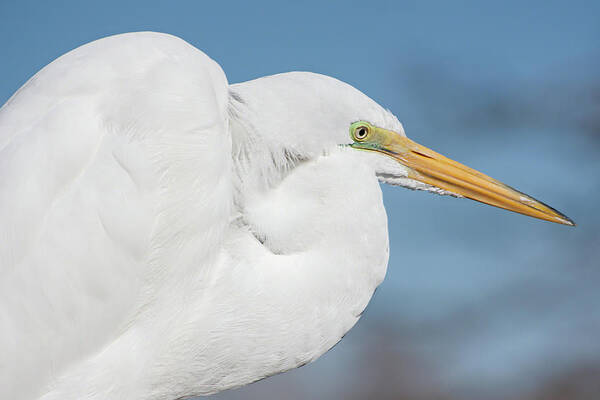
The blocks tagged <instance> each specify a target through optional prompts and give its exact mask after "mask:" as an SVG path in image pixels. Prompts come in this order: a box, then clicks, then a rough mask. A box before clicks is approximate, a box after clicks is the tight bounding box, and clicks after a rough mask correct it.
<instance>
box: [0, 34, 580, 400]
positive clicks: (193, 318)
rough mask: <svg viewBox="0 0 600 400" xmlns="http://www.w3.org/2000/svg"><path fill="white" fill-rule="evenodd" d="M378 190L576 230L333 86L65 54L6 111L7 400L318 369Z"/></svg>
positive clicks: (355, 296) (83, 396)
mask: <svg viewBox="0 0 600 400" xmlns="http://www.w3.org/2000/svg"><path fill="white" fill-rule="evenodd" d="M349 133H350V134H349ZM379 182H385V183H389V184H392V185H399V186H404V187H408V188H411V189H419V190H425V191H431V192H435V193H439V194H449V195H454V196H458V197H468V198H471V199H475V200H478V201H482V202H485V203H488V204H491V205H494V206H498V207H502V208H506V209H508V210H512V211H516V212H520V213H523V214H526V215H530V216H533V217H536V218H541V219H545V220H548V221H554V222H558V223H562V224H567V225H573V223H572V221H571V220H569V219H568V218H567V217H566V216H564V215H563V214H561V213H559V212H558V211H556V210H553V209H552V208H550V207H548V206H546V205H544V204H542V203H540V202H538V201H537V200H535V199H533V198H531V197H529V196H527V195H525V194H523V193H520V192H517V191H516V190H514V189H511V188H510V187H508V186H505V185H503V184H502V183H500V182H498V181H495V180H493V179H491V178H489V177H487V176H486V175H483V174H481V173H479V172H477V171H474V170H472V169H469V168H467V167H465V166H463V165H461V164H459V163H457V162H454V161H452V160H450V159H448V158H445V157H443V156H441V155H439V154H437V153H435V152H433V151H431V150H429V149H427V148H426V147H423V146H421V145H418V144H416V143H415V142H413V141H411V140H409V139H408V138H406V136H405V134H404V130H403V128H402V125H401V124H400V122H398V120H397V119H396V117H395V116H394V115H392V114H391V113H390V112H389V111H387V110H385V109H384V108H382V107H381V106H379V105H378V104H377V103H375V102H374V101H373V100H371V99H370V98H368V97H367V96H366V95H364V94H363V93H361V92H360V91H358V90H357V89H355V88H353V87H351V86H350V85H347V84H345V83H343V82H340V81H339V80H336V79H334V78H330V77H327V76H323V75H319V74H314V73H308V72H290V73H284V74H279V75H274V76H268V77H264V78H260V79H256V80H253V81H249V82H244V83H240V84H234V85H230V84H228V82H227V79H226V77H225V75H224V73H223V71H222V70H221V68H220V67H219V65H218V64H217V63H216V62H214V61H213V60H211V59H210V58H209V57H208V56H206V55H205V54H204V53H203V52H201V51H200V50H198V49H196V48H194V47H193V46H191V45H189V44H188V43H186V42H185V41H183V40H181V39H179V38H177V37H174V36H170V35H166V34H159V33H132V34H124V35H118V36H113V37H109V38H105V39H101V40H98V41H95V42H92V43H89V44H86V45H84V46H82V47H80V48H78V49H76V50H73V51H71V52H70V53H68V54H66V55H64V56H62V57H60V58H58V59H57V60H55V61H54V62H52V63H51V64H50V65H48V66H47V67H45V68H44V69H42V70H41V71H40V72H38V73H37V74H36V75H35V76H34V77H33V78H32V79H31V80H30V81H29V82H27V83H26V84H25V85H24V86H23V87H22V88H21V89H20V90H19V91H18V92H17V93H16V94H15V95H14V96H13V97H12V98H11V99H10V100H9V101H8V102H7V103H6V104H5V105H4V106H3V107H2V109H1V110H0V235H1V237H0V273H1V275H0V398H2V399H13V400H21V399H23V400H29V399H43V400H75V399H77V400H107V399H110V400H120V399H127V400H133V399H143V400H155V399H156V400H158V399H161V400H163V399H164V400H171V399H176V398H181V397H186V396H193V395H208V394H211V393H215V392H218V391H221V390H224V389H228V388H233V387H237V386H240V385H244V384H247V383H250V382H253V381H256V380H258V379H261V378H264V377H267V376H270V375H273V374H276V373H279V372H283V371H286V370H289V369H292V368H295V367H298V366H300V365H303V364H306V363H308V362H311V361H313V360H315V359H317V358H318V357H319V356H320V355H322V354H323V353H325V352H326V351H327V350H329V349H330V348H331V347H332V346H333V345H335V344H336V343H337V342H338V341H339V340H340V338H341V337H342V336H343V335H344V334H345V333H346V332H347V331H348V330H349V329H350V328H351V327H352V326H353V325H354V324H355V323H356V321H357V320H358V319H359V318H360V315H361V313H362V311H363V310H364V308H365V306H366V305H367V303H368V301H369V299H370V298H371V295H372V294H373V291H374V290H375V288H376V287H377V285H379V284H380V283H381V281H382V280H383V278H384V275H385V272H386V268H387V262H388V233H387V217H386V213H385V209H384V207H383V203H382V199H381V191H380V187H379Z"/></svg>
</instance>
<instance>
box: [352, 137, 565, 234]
mask: <svg viewBox="0 0 600 400" xmlns="http://www.w3.org/2000/svg"><path fill="white" fill-rule="evenodd" d="M369 128H370V129H371V132H370V134H369V136H368V137H366V138H365V140H363V141H358V140H357V139H356V138H354V140H355V143H353V144H352V145H351V146H352V147H354V148H358V149H362V150H369V151H377V152H380V153H384V154H386V155H388V156H389V157H392V158H393V159H395V160H396V161H398V162H399V163H401V164H402V165H404V166H406V167H408V170H409V173H408V178H410V179H413V180H416V181H419V182H423V183H426V184H428V185H431V186H435V187H437V188H440V189H443V190H446V191H448V192H451V193H453V194H457V195H460V196H463V197H466V198H469V199H472V200H476V201H479V202H482V203H485V204H489V205H491V206H494V207H500V208H504V209H505V210H509V211H513V212H517V213H520V214H524V215H528V216H530V217H534V218H539V219H543V220H546V221H551V222H556V223H559V224H564V225H571V226H574V225H575V223H574V222H573V221H572V220H571V219H570V218H569V217H567V216H566V215H564V214H562V213H561V212H559V211H557V210H555V209H554V208H552V207H550V206H548V205H546V204H544V203H542V202H541V201H538V200H536V199H534V198H533V197H531V196H528V195H526V194H524V193H521V192H519V191H518V190H515V189H513V188H511V187H510V186H507V185H505V184H504V183H502V182H500V181H497V180H495V179H493V178H490V177H489V176H487V175H485V174H482V173H481V172H478V171H476V170H474V169H472V168H469V167H467V166H465V165H463V164H461V163H458V162H456V161H454V160H451V159H449V158H447V157H444V156H443V155H441V154H439V153H436V152H435V151H433V150H430V149H428V148H427V147H425V146H422V145H420V144H418V143H416V142H413V141H412V140H410V139H408V138H407V137H404V136H402V135H399V134H398V133H396V132H392V131H388V130H385V129H382V128H378V127H374V126H370V127H369Z"/></svg>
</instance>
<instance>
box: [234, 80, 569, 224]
mask: <svg viewBox="0 0 600 400" xmlns="http://www.w3.org/2000/svg"><path fill="white" fill-rule="evenodd" d="M234 90H235V91H236V93H238V94H240V95H241V98H242V99H245V100H247V102H246V103H245V104H244V106H245V108H246V109H245V110H244V111H243V113H244V114H245V116H246V117H247V118H246V121H247V122H248V125H249V126H251V127H253V131H254V134H251V135H250V136H249V137H250V140H247V141H246V143H253V144H255V146H254V147H252V150H246V153H247V154H251V156H250V157H254V158H255V159H261V160H262V161H261V162H260V164H262V165H271V163H272V161H273V160H275V162H276V163H277V160H283V162H279V167H277V166H276V167H275V169H276V170H277V169H279V170H281V169H282V168H280V166H281V165H284V164H286V163H287V161H289V160H290V159H293V160H307V159H314V158H315V157H319V156H322V155H323V154H328V153H331V152H333V151H335V149H340V148H341V149H344V150H347V149H348V148H349V149H350V151H349V152H348V153H354V152H355V151H360V152H361V153H366V155H364V156H361V158H362V160H363V161H364V162H366V163H367V164H369V165H370V166H371V167H372V168H373V170H374V172H375V175H376V176H377V178H378V179H379V181H381V182H383V183H387V184H391V185H397V186H403V187H407V188H410V189H416V190H424V191H430V192H434V193H437V194H441V195H450V196H455V197H465V198H469V199H472V200H475V201H479V202H482V203H486V204H489V205H492V206H495V207H500V208H503V209H506V210H509V211H513V212H517V213H521V214H524V215H528V216H531V217H535V218H539V219H543V220H547V221H551V222H556V223H559V224H564V225H575V224H574V223H573V221H572V220H571V219H569V218H568V217H567V216H565V215H564V214H562V213H560V212H559V211H557V210H555V209H553V208H552V207H550V206H548V205H546V204H544V203H542V202H540V201H538V200H536V199H534V198H533V197H531V196H529V195H526V194H524V193H522V192H519V191H518V190H515V189H513V188H511V187H510V186H507V185H505V184H503V183H502V182H500V181H498V180H495V179H493V178H491V177H489V176H487V175H485V174H483V173H481V172H478V171H476V170H474V169H472V168H469V167H467V166H465V165H463V164H461V163H458V162H456V161H453V160H451V159H450V158H447V157H444V156H443V155H441V154H439V153H436V152H435V151H433V150H430V149H429V148H427V147H425V146H422V145H420V144H418V143H416V142H414V141H412V140H410V139H409V138H407V137H406V134H405V133H404V128H403V127H402V124H401V123H400V122H399V121H398V119H397V118H396V117H395V116H394V115H393V114H392V113H391V112H389V111H388V110H386V109H384V108H383V107H381V106H380V105H379V104H377V103H376V102H375V101H373V100H372V99H371V98H369V97H368V96H367V95H365V94H364V93H362V92H361V91H359V90H357V89H355V88H354V87H352V86H351V85H348V84H346V83H344V82H341V81H339V80H337V79H335V78H331V77H328V76H324V75H320V74H314V73H309V72H290V73H284V74H278V75H273V76H269V77H265V78H260V79H257V80H254V81H249V82H245V83H242V84H239V85H234ZM245 100H244V101H245ZM267 106H268V107H267ZM266 109H268V110H269V113H268V114H267V113H265V112H264V110H266ZM360 118H362V119H360ZM348 128H349V129H350V139H348ZM251 130H252V129H251ZM241 142H244V141H241ZM256 144H258V145H256ZM265 149H266V151H264V150H265ZM288 164H292V165H293V164H294V163H293V162H292V163H288ZM257 170H258V169H257ZM263 175H268V174H264V173H263Z"/></svg>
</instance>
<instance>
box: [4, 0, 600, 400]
mask: <svg viewBox="0 0 600 400" xmlns="http://www.w3.org/2000/svg"><path fill="white" fill-rule="evenodd" d="M599 16H600V2H598V1H589V2H584V1H568V2H567V1H563V2H558V1H528V2H523V1H513V0H510V1H502V2H481V1H453V2H450V1H369V2H366V1H346V2H340V1H327V2H326V1H306V2H280V1H253V2H228V1H222V2H204V1H110V0H109V1H102V2H84V1H60V0H56V1H52V2H42V1H28V0H26V1H16V0H10V1H9V0H2V2H0V36H1V37H2V38H3V40H2V41H1V42H0V43H1V44H0V50H1V55H2V56H1V62H0V76H1V77H2V78H1V79H0V103H4V102H5V101H6V100H7V99H8V98H9V97H10V96H11V95H12V94H13V93H14V91H15V90H17V89H18V88H19V87H20V86H21V85H22V84H23V83H24V82H25V81H26V80H27V79H28V78H29V77H31V76H32V75H33V74H35V72H37V71H38V70H39V69H40V68H42V67H43V66H44V65H46V64H47V63H49V62H50V61H52V60H53V59H54V58H56V57H58V56H60V55H61V54H63V53H65V52H67V51H69V50H71V49H73V48H75V47H77V46H79V45H81V44H84V43H86V42H88V41H91V40H94V39H97V38H100V37H103V36H107V35H112V34H116V33H122V32H129V31H139V30H153V31H162V32H168V33H171V34H175V35H178V36H181V37H182V38H184V39H185V40H187V41H188V42H190V43H192V44H193V45H195V46H196V47H198V48H200V49H202V50H203V51H205V52H206V53H207V54H208V55H209V56H211V57H212V58H213V59H215V60H216V61H217V62H219V63H220V64H221V66H222V67H223V69H224V71H225V72H226V74H227V76H228V79H229V81H230V82H232V83H234V82H240V81H245V80H248V79H252V78H256V77H259V76H263V75H268V74H273V73H278V72H284V71H291V70H308V71H313V72H320V73H324V74H328V75H332V76H335V77H337V78H339V79H341V80H344V81H346V82H348V83H350V84H352V85H354V86H356V87H357V88H359V89H360V90H362V91H363V92H365V93H366V94H368V95H369V96H371V97H372V98H373V99H375V100H376V101H378V102H379V103H380V104H382V105H384V106H386V107H388V108H389V109H390V110H392V111H393V112H394V113H395V114H396V115H397V116H398V117H399V118H400V120H401V121H403V123H404V126H405V130H406V132H407V134H408V136H409V137H411V138H413V139H415V140H417V141H419V142H420V143H423V144H425V145H427V146H430V147H432V148H434V149H435V150H437V151H439V152H441V153H443V154H446V155H448V156H450V157H452V158H455V159H457V160H459V161H461V162H464V163H465V164H467V165H469V166H472V167H475V168H477V169H479V170H482V171H484V172H486V173H488V174H489V175H491V176H493V177H496V178H498V179H500V180H502V181H504V182H506V183H508V184H510V185H511V186H514V187H516V188H518V189H520V190H522V191H524V192H526V193H528V194H531V195H533V196H534V197H536V198H539V199H541V200H543V201H544V202H547V203H549V204H550V205H552V206H554V207H555V208H557V209H559V210H561V211H563V212H565V213H566V214H567V215H569V216H570V217H571V218H573V219H574V220H575V221H576V222H577V223H578V225H579V226H578V227H577V228H575V229H573V228H567V227H564V226H559V225H554V224H550V223H545V222H540V221H537V220H533V219H530V218H526V217H523V216H519V215H514V214H510V213H507V212H505V211H501V210H497V209H494V208H491V207H487V206H483V205H480V204H477V203H474V202H470V201H467V200H457V199H450V198H442V197H439V196H432V195H429V194H425V193H417V192H409V191H407V190H402V189H398V188H387V187H386V188H384V192H385V202H386V207H387V210H388V216H389V227H390V243H391V259H390V265H389V270H388V276H387V278H386V281H385V282H384V283H383V284H382V286H381V287H380V288H379V290H378V291H377V293H376V295H375V297H374V299H373V300H372V302H371V304H370V305H369V307H368V310H367V312H366V313H365V315H364V317H363V319H362V320H361V321H360V322H359V323H358V325H357V326H356V327H355V328H354V329H353V330H352V331H351V332H350V333H349V334H348V335H347V336H346V337H345V338H344V340H343V341H342V343H341V344H339V345H338V346H336V347H335V348H334V349H333V350H332V351H330V352H329V353H327V354H326V355H325V356H324V357H322V358H321V359H320V360H318V361H317V362H316V363H314V364H311V365H309V366H306V367H304V368H301V369H299V370H296V371H292V372H290V373H286V374H283V375H280V376H278V377H274V378H271V379H267V380H264V381H262V382H259V383H258V384H254V385H251V386H249V387H246V388H243V389H239V390H235V391H229V392H226V393H223V394H220V395H218V396H216V397H215V399H242V398H246V399H248V398H257V399H258V398H261V399H264V398H282V396H285V398H290V399H296V398H297V399H303V398H357V399H358V398H365V397H367V396H370V397H377V398H397V397H400V396H403V398H415V399H434V398H435V399H439V398H444V399H450V398H455V397H456V398H462V399H468V398H477V399H488V398H489V399H494V398H507V396H508V397H509V398H514V399H517V398H519V399H520V398H523V399H524V398H544V399H545V398H551V397H550V396H552V395H556V393H558V389H556V390H555V389H548V387H550V388H552V387H554V386H552V382H559V383H560V382H563V383H565V384H570V385H572V386H576V387H578V388H580V387H587V386H585V385H589V384H590V383H589V382H588V381H586V380H585V377H586V376H592V377H593V376H596V377H597V375H594V373H592V374H591V375H590V374H589V372H586V371H590V370H591V371H596V372H598V371H600V340H598V338H599V337H600V290H598V286H599V283H600V269H599V268H600V262H599V261H598V260H599V257H600V229H599V228H598V227H599V223H600V216H599V215H598V210H597V206H598V202H599V200H598V199H599V198H600V157H599V154H600V152H599V151H600V17H599ZM586 374H587V375H586ZM582 377H583V378H582ZM582 379H583V381H582ZM588 380H589V381H591V380H593V379H591V378H590V379H588ZM582 382H583V383H582ZM599 390H600V389H599ZM540 393H541V394H540ZM546 394H547V396H546ZM536 396H538V397H536ZM540 396H541V397H540ZM544 396H546V397H544ZM578 396H580V397H578ZM570 398H571V399H574V398H582V399H583V398H585V397H584V395H581V394H575V395H570ZM590 398H591V397H590Z"/></svg>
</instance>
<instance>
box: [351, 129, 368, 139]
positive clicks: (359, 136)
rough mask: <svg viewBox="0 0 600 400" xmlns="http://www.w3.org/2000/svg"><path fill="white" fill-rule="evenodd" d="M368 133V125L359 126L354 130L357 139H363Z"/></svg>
mask: <svg viewBox="0 0 600 400" xmlns="http://www.w3.org/2000/svg"><path fill="white" fill-rule="evenodd" d="M368 134H369V128H368V127H366V126H359V127H358V128H356V130H355V131H354V137H355V138H356V140H363V139H364V138H366V137H367V135H368Z"/></svg>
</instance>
